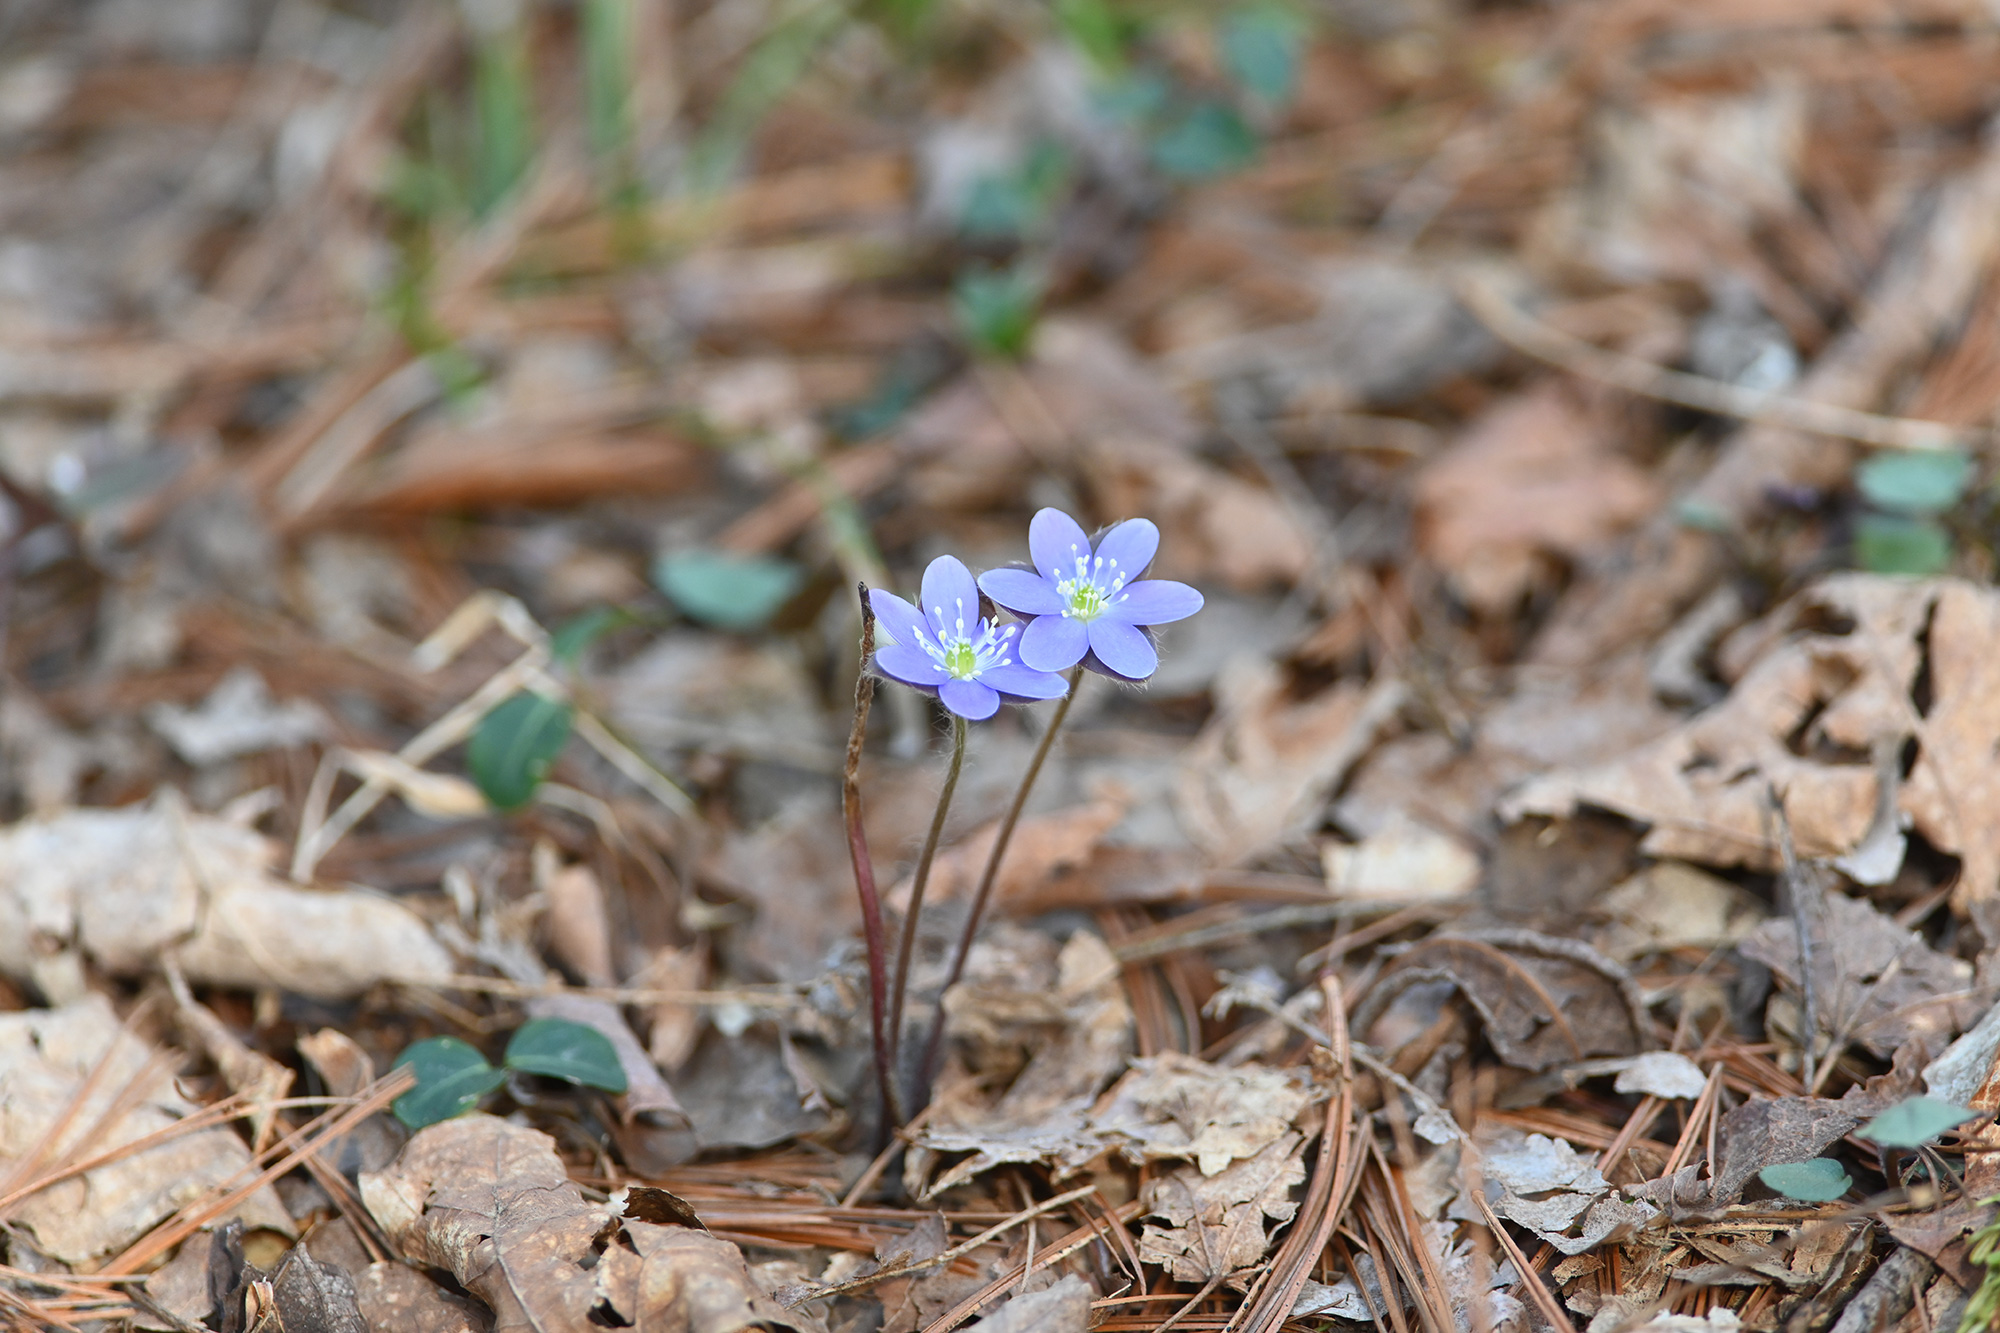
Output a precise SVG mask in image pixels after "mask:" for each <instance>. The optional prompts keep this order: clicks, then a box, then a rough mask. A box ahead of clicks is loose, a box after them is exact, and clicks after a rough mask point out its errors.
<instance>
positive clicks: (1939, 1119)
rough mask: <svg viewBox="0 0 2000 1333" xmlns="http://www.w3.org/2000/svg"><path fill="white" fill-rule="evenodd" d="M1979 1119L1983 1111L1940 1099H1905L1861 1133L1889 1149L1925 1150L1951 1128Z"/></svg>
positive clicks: (1865, 1137) (1869, 1124) (1866, 1126)
mask: <svg viewBox="0 0 2000 1333" xmlns="http://www.w3.org/2000/svg"><path fill="white" fill-rule="evenodd" d="M1978 1118H1979V1112H1977V1111H1974V1110H1971V1109H1970V1108H1968V1107H1964V1106H1955V1105H1953V1104H1952V1103H1950V1102H1947V1101H1940V1100H1939V1099H1938V1098H1936V1097H1905V1098H1903V1100H1902V1101H1900V1102H1897V1103H1896V1104H1895V1105H1894V1106H1892V1107H1890V1108H1889V1109H1888V1110H1886V1111H1884V1112H1883V1113H1882V1114H1881V1115H1878V1116H1876V1117H1875V1118H1874V1119H1873V1120H1870V1121H1869V1122H1868V1123H1867V1124H1865V1125H1863V1126H1862V1127H1861V1129H1860V1131H1859V1133H1860V1134H1861V1137H1862V1138H1864V1139H1873V1140H1875V1142H1877V1143H1879V1144H1881V1145H1882V1146H1883V1147H1885V1148H1921V1147H1922V1146H1923V1145H1924V1144H1926V1143H1929V1142H1930V1141H1931V1140H1932V1139H1934V1138H1936V1137H1937V1136H1938V1135H1940V1134H1942V1133H1944V1132H1945V1131H1946V1130H1948V1129H1953V1128H1955V1127H1957V1126H1959V1125H1962V1124H1964V1123H1965V1122H1966V1121H1968V1120H1976V1119H1978Z"/></svg>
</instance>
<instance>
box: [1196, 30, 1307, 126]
mask: <svg viewBox="0 0 2000 1333" xmlns="http://www.w3.org/2000/svg"><path fill="white" fill-rule="evenodd" d="M1303 35H1304V34H1303V32H1302V31H1301V28H1300V24H1299V22H1298V20H1297V19H1296V18H1294V17H1293V16H1292V15H1290V14H1288V13H1286V12H1285V11H1284V10H1282V9H1277V8H1267V7H1259V8H1256V9H1246V10H1238V11H1237V12H1236V13H1234V14H1231V15H1229V17H1227V18H1225V19H1224V20H1223V21H1222V27H1221V31H1220V32H1219V33H1218V34H1217V37H1218V39H1219V41H1220V44H1221V47H1222V62H1223V64H1224V66H1225V67H1227V69H1228V70H1229V76H1230V77H1231V78H1233V79H1235V80H1236V82H1237V83H1238V84H1240V85H1241V86H1242V88H1243V89H1244V91H1245V92H1248V93H1250V94H1252V95H1253V96H1256V97H1258V98H1260V99H1261V100H1263V101H1264V102H1267V103H1269V104H1270V105H1272V106H1282V105H1284V104H1285V103H1286V102H1289V101H1291V99H1292V94H1293V93H1294V92H1296V91H1297V90H1298V85H1299V46H1300V38H1301V37H1302V36H1303Z"/></svg>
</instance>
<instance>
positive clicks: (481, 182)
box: [472, 30, 535, 218]
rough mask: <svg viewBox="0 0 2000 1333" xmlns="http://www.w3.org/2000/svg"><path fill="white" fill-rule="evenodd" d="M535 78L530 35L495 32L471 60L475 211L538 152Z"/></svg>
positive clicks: (493, 199) (509, 184)
mask: <svg viewBox="0 0 2000 1333" xmlns="http://www.w3.org/2000/svg"><path fill="white" fill-rule="evenodd" d="M533 95H534V94H533V78H532V76H531V75H530V73H529V69H528V43H527V38H526V37H525V36H524V35H523V34H522V33H520V32H518V31H512V30H509V31H504V32H498V33H494V34H492V35H491V36H489V37H488V38H487V39H486V40H484V41H482V42H480V44H479V47H478V49H477V50H476V51H475V52H474V56H473V65H472V144H473V156H472V211H473V214H474V215H475V216H477V217H481V218H483V217H485V216H486V215H487V214H489V213H491V212H492V211H493V209H494V207H495V206H496V205H497V204H499V203H500V202H501V201H502V200H503V199H505V198H506V197H507V196H508V195H509V194H510V193H511V192H512V191H513V189H514V186H515V185H516V184H517V183H519V181H520V179H521V177H522V176H523V175H525V174H526V173H527V170H528V162H529V159H530V158H532V157H533V156H534V152H535V141H534V140H535V125H534V118H535V111H534V105H533Z"/></svg>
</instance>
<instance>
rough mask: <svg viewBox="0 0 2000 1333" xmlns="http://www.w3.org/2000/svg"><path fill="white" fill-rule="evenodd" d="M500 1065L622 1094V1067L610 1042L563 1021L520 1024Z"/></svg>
mask: <svg viewBox="0 0 2000 1333" xmlns="http://www.w3.org/2000/svg"><path fill="white" fill-rule="evenodd" d="M503 1063H505V1064H506V1066H507V1068H509V1069H516V1070H519V1071H520V1072H521V1073H523V1074H540V1075H542V1076H543V1077H545V1078H560V1079H566V1080H568V1081H569V1082H571V1083H584V1084H588V1085H589V1086H590V1087H593V1088H603V1089H604V1090H605V1091H606V1092H623V1091H625V1066H623V1065H622V1064H620V1063H619V1062H618V1050H617V1048H616V1047H614V1046H613V1045H612V1044H611V1039H610V1038H609V1037H607V1036H605V1035H604V1034H603V1033H602V1032H599V1031H598V1030H597V1029H596V1028H594V1027H587V1026H585V1025H584V1024H582V1023H572V1022H570V1021H569V1020H568V1019H566V1018H535V1019H530V1020H529V1021H528V1022H526V1023H523V1024H522V1025H521V1027H520V1030H519V1031H517V1032H516V1033H515V1034H514V1037H513V1039H512V1040H511V1041H509V1042H508V1043H507V1055H506V1058H505V1060H504V1061H503Z"/></svg>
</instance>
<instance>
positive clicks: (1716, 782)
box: [1503, 574, 2000, 933]
mask: <svg viewBox="0 0 2000 1333" xmlns="http://www.w3.org/2000/svg"><path fill="white" fill-rule="evenodd" d="M1996 639H2000V593H1995V592H1994V591H1993V590H1992V589H1988V588H1982V587H1979V586H1978V585H1976V584H1972V583H1967V582H1964V581H1963V580H1958V579H1931V580H1925V581H1921V582H1911V581H1910V580H1907V579H1896V578H1888V577H1883V576H1877V575H1870V574H1842V575H1837V576H1834V577H1831V578H1827V579H1824V580H1822V581H1820V582H1819V583H1817V584H1815V585H1814V586H1813V587H1811V588H1809V589H1808V590H1806V591H1805V592H1804V593H1801V594H1800V595H1799V596H1797V597H1795V598H1793V599H1792V600H1791V601H1790V602H1788V603H1786V604H1785V605H1784V606H1782V607H1780V608H1779V609H1778V610H1777V611H1776V612H1774V613H1773V614H1772V615H1770V616H1767V617H1766V618H1765V619H1763V620H1762V621H1759V622H1757V623H1756V624H1753V625H1750V626H1746V627H1745V628H1744V629H1742V630H1740V631H1738V632H1737V633H1736V634H1735V635H1732V636H1731V637H1730V639H1729V640H1727V641H1726V642H1725V643H1724V645H1723V648H1722V651H1721V653H1720V654H1719V658H1720V661H1721V665H1722V668H1723V670H1724V673H1725V675H1726V676H1727V677H1729V678H1730V679H1731V680H1732V681H1733V687H1732V689H1731V690H1730V693H1729V696H1728V697H1727V698H1725V699H1724V700H1723V701H1722V702H1721V703H1719V704H1716V705H1715V706H1714V707H1712V708H1709V709H1707V710H1706V711H1704V712H1702V713H1699V714H1697V715H1696V716H1694V717H1693V718H1690V719H1689V720H1688V721H1687V722H1685V723H1683V724H1682V725H1681V726H1679V727H1677V728H1675V729H1674V730H1673V731H1671V732H1669V733H1668V734H1667V735H1665V736H1663V737H1661V738H1660V739H1659V740H1657V741H1654V742H1652V743H1650V744H1647V745H1642V746H1640V747H1639V748H1637V749H1635V750H1633V751H1631V752H1630V753H1628V754H1626V755H1624V756H1623V757H1621V758H1618V759H1615V760H1612V761H1610V762H1608V763H1604V764H1601V765H1597V766H1594V767H1589V768H1582V769H1572V770H1569V771H1559V772H1556V773H1552V774H1550V775H1548V776H1547V777H1544V778H1541V779H1538V780H1536V781H1534V782H1531V783H1530V784H1528V785H1527V786H1526V787H1525V788H1523V789H1522V790H1521V791H1519V792H1517V793H1516V794H1515V795H1514V796H1513V797H1511V798H1510V799H1509V801H1508V803H1507V805H1506V807H1505V808H1504V810H1503V814H1505V815H1506V816H1507V817H1509V818H1513V817H1517V816H1519V815H1521V814H1528V813H1541V814H1563V813H1567V812H1568V811H1570V810H1573V809H1575V808H1576V807H1577V806H1578V805H1580V804H1589V805H1596V806H1601V807H1604V808H1605V809H1609V810H1615V811H1617V812H1618V813H1619V814H1622V815H1625V816H1627V817H1629V818H1632V819H1636V820H1639V821H1641V822H1643V823H1645V824H1648V825H1650V826H1651V831H1650V832H1649V833H1648V835H1647V837H1646V841H1645V843H1644V845H1643V850H1644V851H1646V852H1647V853H1649V854H1651V855H1654V856H1673V857H1681V858H1683V859H1686V860H1691V861H1700V862H1705V863H1708V864H1711V865H1750V866H1755V867H1758V868H1761V869H1774V868H1776V866H1777V865H1778V862H1779V849H1778V842H1777V837H1776V827H1777V826H1776V823H1775V821H1774V820H1773V819H1772V818H1771V808H1770V792H1771V791H1772V790H1774V789H1775V790H1777V791H1779V792H1782V793H1783V794H1784V802H1785V814H1786V818H1787V819H1788V821H1789V822H1790V824H1791V829H1792V836H1793V839H1794V841H1795V843H1796V845H1797V848H1798V853H1799V855H1800V856H1802V857H1807V858H1814V857H1840V856H1846V855H1848V854H1851V853H1853V852H1855V851H1856V850H1857V849H1858V848H1859V847H1860V846H1861V844H1862V842H1863V840H1864V839H1865V838H1866V837H1867V835H1868V834H1869V832H1870V830H1871V827H1872V826H1873V824H1874V822H1875V809H1876V801H1877V782H1878V776H1877V775H1878V769H1877V767H1876V765H1875V764H1874V763H1872V762H1871V760H1870V759H1869V756H1870V755H1872V754H1875V753H1877V752H1878V751H1880V750H1882V749H1883V748H1887V749H1889V750H1891V751H1900V750H1901V748H1902V747H1903V746H1904V745H1905V744H1906V743H1907V742H1909V741H1911V740H1914V741H1915V743H1916V746H1915V753H1914V760H1913V762H1912V764H1911V765H1910V768H1909V776H1908V777H1907V778H1906V779H1904V780H1903V782H1902V784H1901V786H1900V788H1899V790H1898V791H1897V793H1896V808H1897V809H1898V811H1899V812H1900V813H1901V815H1902V816H1903V817H1904V818H1905V819H1907V821H1908V823H1909V826H1910V827H1911V828H1912V829H1914V830H1915V831H1916V832H1917V833H1919V834H1921V835H1922V836H1923V837H1924V838H1925V839H1926V840H1927V841H1928V842H1929V843H1930V844H1931V845H1932V846H1934V847H1936V848H1937V849H1939V850H1940V851H1943V852H1947V853H1950V854H1951V855H1954V856H1957V857H1960V858H1961V859H1962V860H1963V862H1964V870H1963V873H1962V874H1961V875H1960V877H1959V881H1958V886H1957V888H1956V890H1955V893H1954V899H1953V901H1954V902H1955V903H1956V904H1957V905H1959V906H1960V907H1961V908H1964V909H1966V910H1972V911H1975V912H1977V913H1980V914H1983V915H1984V916H1985V917H1988V918H2000V769H1996V768H1995V767H1994V765H1993V763H1992V755H1993V753H1994V751H1995V748H1996V746H2000V657H1996V656H1995V655H1994V653H1993V651H1992V645H1993V643H1994V642H1995V640H1996ZM1996 923H2000V922H1996ZM1989 933H1991V932H1989Z"/></svg>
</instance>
